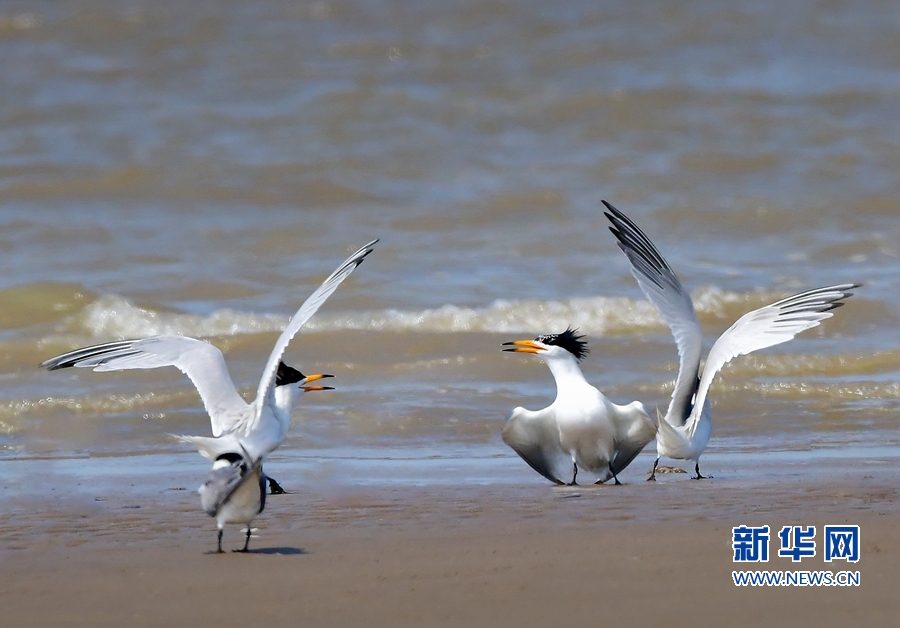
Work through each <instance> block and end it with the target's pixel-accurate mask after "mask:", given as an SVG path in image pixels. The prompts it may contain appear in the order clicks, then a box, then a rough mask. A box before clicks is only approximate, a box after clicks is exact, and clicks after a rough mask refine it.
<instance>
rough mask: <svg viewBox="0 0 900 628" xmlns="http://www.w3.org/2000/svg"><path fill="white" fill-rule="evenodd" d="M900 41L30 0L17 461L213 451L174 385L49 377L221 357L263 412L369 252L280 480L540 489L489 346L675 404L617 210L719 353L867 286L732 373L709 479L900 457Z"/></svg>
mask: <svg viewBox="0 0 900 628" xmlns="http://www.w3.org/2000/svg"><path fill="white" fill-rule="evenodd" d="M898 36H900V9H898V8H897V6H895V4H894V3H888V2H884V3H876V4H873V3H868V2H867V3H861V2H848V3H843V4H840V5H834V6H832V5H821V4H817V3H807V2H789V3H782V4H779V5H777V6H776V5H772V4H771V3H765V2H740V3H737V2H734V3H729V2H711V1H710V2H692V3H681V4H680V5H679V8H678V9H675V8H674V7H670V6H669V5H668V4H666V3H658V4H646V3H642V4H641V5H640V6H637V5H635V6H631V5H622V4H620V3H596V2H586V1H585V2H562V3H554V4H553V6H552V7H551V6H550V5H547V4H546V3H539V2H523V3H516V4H514V5H513V4H505V3H501V2H487V3H485V2H449V3H448V2H431V1H425V2H402V3H396V2H347V3H329V2H312V3H304V4H297V3H295V2H268V3H257V2H229V1H224V2H215V3H212V2H210V3H204V2H196V3H190V4H189V5H183V4H182V3H175V2H127V3H126V2H113V1H105V2H104V1H100V2H80V1H75V2H68V3H41V4H34V3H15V2H13V3H7V4H5V5H3V7H0V55H2V57H3V58H4V60H7V61H8V62H7V63H4V64H2V65H0V81H2V84H3V85H4V86H5V88H6V89H5V90H4V96H3V98H2V99H0V190H2V194H0V268H2V269H3V271H4V272H3V273H2V274H0V458H3V459H6V460H8V461H12V460H21V461H22V462H23V463H24V462H25V461H26V460H33V459H40V460H43V459H53V460H59V459H66V458H72V459H73V460H81V459H82V457H83V456H87V455H88V454H93V455H95V456H96V455H102V456H104V457H107V458H99V459H97V460H105V459H108V457H110V456H111V457H128V458H129V460H131V457H132V456H138V457H136V458H134V460H135V461H136V462H134V464H138V462H137V461H139V460H140V459H141V458H143V457H145V456H146V455H147V454H154V455H160V456H164V457H165V456H171V454H175V453H177V452H181V451H183V448H182V447H180V446H178V445H175V444H173V443H172V442H171V440H170V439H169V438H168V436H167V435H168V434H169V433H172V432H175V433H182V432H184V433H195V434H202V433H204V431H205V430H207V429H208V427H207V419H206V416H205V414H204V412H203V409H202V406H201V405H200V403H199V399H198V397H197V395H196V393H195V392H194V390H193V388H192V386H191V385H190V382H188V381H187V380H186V378H184V377H183V376H182V375H181V374H180V373H178V372H177V371H175V370H174V369H172V370H171V372H167V371H153V372H130V373H119V374H99V373H90V372H78V373H73V372H56V373H46V372H41V371H39V370H37V369H36V365H37V363H39V362H40V361H42V360H44V359H46V358H48V357H51V356H53V355H56V354H58V353H60V352H63V351H66V350H69V349H71V348H75V347H79V346H83V345H87V344H92V343H96V342H102V341H105V340H110V339H115V338H123V337H139V336H145V335H150V334H155V333H177V334H185V335H191V336H199V337H205V338H208V339H209V340H210V341H212V342H213V343H214V344H216V345H217V346H219V347H220V348H222V349H223V351H225V353H226V359H227V361H228V363H229V367H230V369H231V372H232V376H233V377H234V379H235V381H236V382H237V383H238V385H239V386H240V387H241V389H242V390H243V391H245V392H247V394H252V393H251V391H253V390H254V389H255V387H256V381H255V378H256V377H258V375H259V372H260V370H261V368H262V365H263V364H264V362H265V360H266V357H267V355H268V351H269V349H270V348H271V346H272V344H273V342H274V339H275V337H276V336H277V332H278V331H279V330H280V329H281V327H282V326H283V325H284V324H285V322H286V321H287V319H288V317H289V316H290V315H291V314H292V313H293V312H294V310H295V309H296V308H297V307H298V306H299V304H300V303H301V302H302V301H303V299H305V298H306V296H307V295H308V294H309V293H310V292H311V291H312V290H313V289H314V288H315V287H316V286H317V285H318V283H319V282H320V281H321V280H322V279H323V278H324V277H325V276H326V275H327V274H328V273H329V272H330V271H331V270H332V269H333V268H334V267H335V266H336V265H337V263H338V262H340V261H341V260H342V259H343V258H344V257H345V256H346V255H347V254H348V253H349V252H351V251H352V250H354V249H355V248H357V247H358V246H360V245H362V244H363V243H365V242H367V241H368V240H370V239H372V238H373V237H380V238H381V243H380V244H379V245H378V248H377V250H376V252H375V253H374V254H373V255H372V256H371V257H370V258H369V259H368V260H367V261H366V262H365V264H364V265H363V266H362V267H360V269H359V270H358V271H356V273H355V274H354V275H353V277H351V278H350V279H349V280H348V281H347V282H346V283H345V284H344V285H343V286H341V288H340V289H339V290H338V292H337V293H336V294H335V295H334V296H333V297H332V298H331V300H329V302H328V303H327V305H326V306H325V307H324V308H323V309H322V310H321V311H320V313H319V314H318V315H317V316H316V317H315V318H314V319H313V320H312V321H311V323H310V324H309V325H308V326H307V327H306V328H305V329H304V333H303V334H302V335H300V336H299V337H298V338H296V339H295V341H294V342H293V343H292V345H291V347H290V349H289V351H288V355H287V361H288V362H289V363H291V364H294V365H296V366H298V367H299V368H301V369H302V370H303V371H304V372H306V371H309V372H329V373H333V374H334V375H336V378H335V380H333V381H334V385H335V386H336V388H337V390H335V391H332V392H329V393H316V394H313V395H308V396H307V397H305V398H304V399H303V403H302V407H300V408H298V409H297V411H296V412H295V424H294V427H293V430H292V433H291V435H290V437H289V439H288V442H287V443H286V444H285V445H283V447H282V450H281V452H279V454H278V455H281V456H284V457H285V458H286V459H291V457H295V456H303V455H312V456H325V457H328V456H332V457H333V458H334V460H340V459H341V456H343V455H344V454H341V453H338V452H343V451H356V452H359V451H366V452H371V451H375V452H381V453H378V454H374V455H373V456H372V460H373V462H372V465H373V466H374V467H378V468H379V469H382V470H383V471H382V472H379V473H375V474H374V477H395V476H396V477H398V478H403V477H405V476H404V474H408V475H411V474H413V473H414V472H415V469H413V471H409V466H408V465H407V466H404V464H403V463H402V462H399V461H398V460H400V459H402V458H403V452H407V451H411V452H414V453H413V454H412V455H413V457H414V458H415V457H416V456H418V455H419V454H420V453H421V452H422V451H426V452H434V455H435V456H437V457H438V458H441V459H443V458H448V457H449V458H451V459H454V460H455V459H460V460H465V459H466V456H465V455H461V454H460V452H465V451H471V452H472V453H473V455H475V454H477V455H475V461H473V462H472V463H471V464H472V465H473V466H472V468H471V470H470V472H468V473H465V472H461V475H458V476H457V475H453V476H452V477H455V478H459V477H465V478H469V480H471V481H473V482H476V483H477V482H478V481H481V480H475V479H474V478H476V477H482V475H483V474H485V473H487V474H490V473H498V472H499V473H500V477H504V478H507V479H508V476H507V475H506V472H505V471H500V467H503V466H504V465H510V466H512V468H513V470H514V471H513V472H514V473H516V474H518V475H516V476H515V477H517V478H523V479H524V481H528V480H531V479H534V480H535V481H539V480H540V479H539V478H537V476H534V474H533V473H531V471H530V470H529V469H528V468H527V467H525V465H524V463H521V462H520V461H518V460H517V459H516V458H514V457H513V456H511V453H510V452H509V451H508V450H507V449H506V448H505V446H504V445H503V444H502V442H501V441H500V437H499V430H500V426H501V425H502V422H503V420H504V419H505V418H506V416H508V414H509V412H510V410H511V408H512V407H513V406H516V405H524V406H526V407H532V408H536V407H541V406H543V405H546V404H547V403H549V402H550V400H551V399H552V396H553V382H552V379H551V378H550V374H549V372H548V371H547V369H546V367H544V366H543V365H542V364H540V363H539V362H538V361H537V360H534V359H529V358H528V357H527V356H525V357H522V356H511V355H508V354H502V353H501V352H500V343H502V342H504V341H507V340H513V339H517V338H525V337H534V336H536V335H538V334H541V333H548V332H553V331H559V330H561V329H563V328H565V326H566V325H573V326H577V327H579V328H580V329H581V331H583V332H584V333H586V334H588V336H589V340H590V341H591V347H592V352H591V354H590V355H589V356H588V358H587V360H586V361H585V364H584V370H585V372H586V374H587V376H588V379H589V380H590V381H592V382H594V383H595V384H596V385H598V387H600V388H601V390H603V391H604V392H606V393H607V394H608V395H609V396H610V397H611V398H612V399H613V400H614V401H617V402H628V401H631V400H632V399H640V400H642V401H643V402H644V403H645V405H646V406H647V407H648V409H652V408H655V407H657V406H658V407H659V408H660V410H664V409H665V405H666V401H667V397H668V394H669V393H670V391H671V381H672V380H673V379H674V375H675V368H676V352H675V347H674V343H673V342H672V340H671V336H670V335H669V333H668V330H667V329H666V328H665V327H664V326H663V325H662V324H661V322H660V321H659V319H658V318H657V316H656V315H655V312H654V310H653V308H652V307H651V306H650V305H649V303H647V302H646V301H645V300H644V299H643V297H642V294H641V293H640V291H639V289H638V288H637V285H636V284H635V282H634V280H633V278H632V277H631V276H630V274H629V272H628V266H627V262H626V260H625V258H624V256H622V254H621V253H620V252H619V250H618V249H617V248H616V246H615V244H614V239H613V238H612V236H611V235H610V234H609V233H608V231H607V227H606V220H605V219H604V217H603V215H602V212H601V205H600V202H599V201H600V199H601V198H605V199H608V200H610V201H611V202H612V203H613V204H615V205H617V206H618V207H619V208H620V209H622V210H623V211H624V212H626V213H627V214H629V215H630V216H632V217H633V218H634V219H635V221H636V222H637V223H638V224H639V225H641V226H642V227H643V228H644V230H645V231H646V232H647V233H648V235H650V237H651V238H653V240H654V241H655V242H656V243H657V245H658V246H659V248H660V249H661V251H662V252H663V253H664V254H665V255H666V257H667V258H668V260H669V262H670V263H671V264H672V266H673V267H674V268H675V269H676V270H677V271H678V273H679V276H680V277H681V280H682V282H683V283H684V284H685V285H686V286H687V287H688V288H689V289H690V290H691V292H692V294H693V295H694V299H695V302H696V304H697V309H698V314H699V316H700V320H701V324H702V325H703V328H704V330H705V331H706V332H707V333H708V343H709V344H711V343H712V341H713V339H714V338H715V337H716V335H717V334H718V333H721V332H722V331H723V330H724V329H726V328H727V327H728V326H729V325H730V324H731V322H732V321H733V320H735V319H736V318H737V317H738V316H740V314H742V313H743V312H745V311H747V310H749V309H753V308H755V307H759V306H761V305H764V304H765V303H767V302H771V301H773V300H775V299H777V298H781V297H782V296H785V295H786V294H789V293H791V292H794V291H799V290H801V289H804V288H810V287H815V286H819V285H824V284H828V283H835V282H845V281H857V282H863V283H864V284H865V286H864V287H863V288H862V289H860V290H859V291H858V293H857V296H855V297H854V298H853V299H852V300H851V301H850V302H849V303H848V304H847V306H846V307H844V308H842V309H841V310H839V311H838V312H836V316H835V318H834V319H832V320H831V321H828V322H827V323H826V324H824V325H823V326H821V327H820V328H819V329H816V330H813V331H811V332H806V333H805V334H803V335H801V337H799V338H798V339H796V340H794V341H792V342H790V343H788V344H784V345H781V346H778V347H775V348H773V349H769V350H766V351H764V352H760V353H757V354H754V355H751V356H746V357H742V358H738V359H736V360H735V361H734V362H733V363H732V364H731V365H730V366H729V367H728V368H727V369H725V371H724V372H723V373H722V374H721V375H720V377H719V378H718V380H717V382H716V384H715V386H714V388H713V413H714V421H715V430H714V434H713V440H712V443H711V447H710V452H709V465H710V466H711V467H712V469H714V468H715V465H716V464H717V462H716V460H717V458H716V456H720V455H721V456H726V455H727V454H728V452H735V451H737V452H750V453H749V454H747V455H751V454H752V455H763V453H764V452H769V451H774V452H776V453H777V452H790V453H789V455H791V456H794V455H796V456H804V455H811V456H814V455H816V454H815V452H820V451H832V452H844V453H845V454H846V456H844V457H845V458H850V459H856V458H860V457H865V455H872V456H878V457H886V458H893V457H895V456H896V451H897V448H898V446H900V430H898V419H897V416H898V410H900V384H898V381H900V374H898V365H900V339H898V336H897V334H896V333H895V330H896V328H897V325H898V322H900V321H898V317H897V315H896V314H895V313H894V312H895V311H896V310H897V309H898V307H900V293H898V291H896V290H895V289H894V287H895V285H896V283H897V280H896V277H897V276H898V271H900V245H898V242H900V221H898V216H900V175H898V173H900V150H898V149H900V126H898V125H897V114H896V106H895V105H896V101H897V97H898V95H900V53H898V50H900V49H898V48H897V47H896V45H895V43H896V41H897V40H898ZM651 411H652V410H651ZM317 452H318V453H317ZM415 452H419V453H415ZM858 452H863V454H859V453H858ZM865 452H868V454H866V453H865ZM766 455H774V454H766ZM786 455H788V454H786ZM841 455H842V454H840V455H838V458H841ZM171 459H172V464H176V462H175V461H176V459H180V458H179V457H178V456H171ZM485 460H488V461H490V463H489V464H488V467H489V468H488V469H483V468H482V466H483V465H484V464H486V463H484V461H485ZM720 460H721V461H722V463H723V464H724V460H723V459H720ZM478 461H480V462H478ZM129 464H130V463H129ZM641 471H643V468H641ZM421 472H422V473H423V475H424V476H425V477H432V478H437V477H439V476H440V473H431V472H425V471H421ZM73 473H74V472H73ZM629 473H634V474H636V473H637V472H636V471H634V470H631V471H629ZM529 474H530V475H529ZM396 481H398V482H400V480H399V479H398V480H396ZM403 481H404V482H405V481H414V480H410V479H408V478H407V479H404V480H403ZM429 481H430V480H429ZM434 481H438V480H437V479H434ZM467 481H468V480H467ZM401 483H402V482H401Z"/></svg>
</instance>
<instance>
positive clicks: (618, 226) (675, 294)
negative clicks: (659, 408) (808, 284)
mask: <svg viewBox="0 0 900 628" xmlns="http://www.w3.org/2000/svg"><path fill="white" fill-rule="evenodd" d="M603 204H604V205H605V206H606V208H607V209H608V210H609V211H607V212H604V213H605V215H606V217H607V218H608V219H609V221H610V222H611V223H612V226H611V227H610V228H609V230H610V231H611V232H612V233H613V235H614V236H616V239H617V240H618V245H619V248H620V249H622V252H624V253H625V255H626V256H627V257H628V260H629V261H630V262H631V273H632V274H633V275H634V278H635V279H637V282H638V285H639V286H640V287H641V290H643V292H644V294H645V295H646V296H647V298H648V299H649V300H650V302H651V303H653V305H655V306H656V309H657V310H659V314H660V316H662V318H663V320H664V321H665V322H666V324H667V325H668V326H669V329H671V330H672V335H673V336H675V344H676V345H677V346H678V357H679V364H678V377H677V378H676V379H675V389H674V390H673V391H672V401H671V402H670V403H669V409H668V410H667V411H666V415H665V417H663V418H662V420H660V421H659V434H658V435H657V437H656V453H657V456H656V462H655V463H654V464H653V471H652V472H651V474H650V477H649V478H647V479H648V480H655V479H656V467H657V466H658V465H659V459H660V458H661V457H662V456H665V457H667V458H673V459H676V460H693V461H694V462H695V465H694V471H695V472H696V473H697V476H696V478H695V479H698V480H699V479H702V478H704V477H705V476H703V475H700V455H701V454H702V453H703V451H704V450H705V449H706V445H707V443H708V442H709V437H710V434H711V433H712V418H711V416H710V407H709V387H710V384H712V380H713V378H714V377H715V376H716V373H718V372H719V370H720V369H721V368H722V367H723V366H725V365H726V364H728V362H730V361H731V360H732V358H735V357H737V356H739V355H746V354H748V353H752V352H753V351H756V350H758V349H765V348H766V347H772V346H775V345H777V344H781V343H782V342H787V341H788V340H790V339H792V338H793V337H794V336H796V335H797V334H799V333H800V332H801V331H804V330H806V329H811V328H813V327H816V326H818V324H819V323H820V322H822V321H823V320H825V319H826V318H831V316H832V312H831V310H834V309H836V308H839V307H841V306H842V305H843V303H842V302H841V301H842V300H843V299H846V298H848V297H850V296H852V295H853V293H852V292H850V291H851V290H853V289H854V288H858V287H859V286H860V284H857V283H845V284H838V285H834V286H826V287H824V288H817V289H815V290H809V291H807V292H801V293H799V294H795V295H793V296H790V297H787V298H786V299H782V300H781V301H778V302H776V303H772V304H771V305H767V306H765V307H761V308H759V309H758V310H753V311H752V312H748V313H747V314H744V315H743V316H742V317H740V318H739V319H738V320H737V322H736V323H735V324H734V325H732V326H731V327H729V328H728V329H727V330H726V331H725V333H723V334H722V335H721V336H719V339H718V340H716V342H715V344H713V346H712V349H710V351H709V354H708V355H707V357H706V366H705V367H704V369H703V375H702V377H701V376H700V352H701V349H702V347H703V334H702V332H701V331H700V323H699V322H698V321H697V315H696V313H695V312H694V304H693V302H692V301H691V297H690V295H689V294H688V293H687V291H686V290H685V289H684V288H683V287H682V285H681V282H680V281H678V278H677V277H676V276H675V271H673V270H672V268H671V267H670V266H669V264H668V263H667V262H666V260H665V259H663V256H662V255H661V254H660V253H659V251H658V250H657V249H656V247H655V246H654V245H653V243H652V242H651V241H650V239H649V238H648V237H647V236H646V235H644V232H643V231H641V230H640V229H639V228H638V227H637V225H635V224H634V222H632V221H631V219H629V218H628V217H627V216H626V215H625V214H623V213H622V212H620V211H619V210H618V209H616V208H615V207H613V206H612V205H610V204H609V203H607V202H606V201H603Z"/></svg>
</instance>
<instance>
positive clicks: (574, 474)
mask: <svg viewBox="0 0 900 628" xmlns="http://www.w3.org/2000/svg"><path fill="white" fill-rule="evenodd" d="M577 477H578V464H577V463H575V462H573V463H572V481H571V482H569V483H568V484H567V485H566V486H577V484H576V483H575V478H577Z"/></svg>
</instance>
